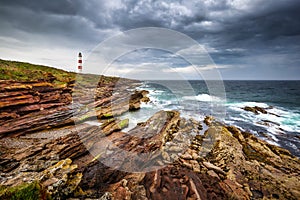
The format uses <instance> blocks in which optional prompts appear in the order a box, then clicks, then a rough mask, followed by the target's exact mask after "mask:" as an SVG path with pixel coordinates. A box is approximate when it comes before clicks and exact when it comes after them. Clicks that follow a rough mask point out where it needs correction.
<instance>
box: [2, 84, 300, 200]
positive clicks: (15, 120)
mask: <svg viewBox="0 0 300 200" xmlns="http://www.w3.org/2000/svg"><path fill="white" fill-rule="evenodd" d="M1 84H2V87H1V91H2V93H1V95H2V96H1V98H0V102H1V103H0V106H1V108H0V110H1V114H0V116H1V117H2V118H1V119H0V123H1V128H0V133H1V136H2V138H1V139H0V155H1V157H0V185H1V186H0V199H10V198H11V197H12V195H13V192H14V191H17V189H11V188H17V187H19V186H20V185H22V184H33V183H34V184H37V185H38V188H39V189H40V191H42V192H40V193H38V195H39V198H40V199H46V197H51V198H52V199H155V200H156V199H300V189H299V188H300V176H299V175H300V160H299V158H297V157H294V156H293V155H291V154H290V152H289V151H287V150H285V149H282V148H280V147H277V146H273V145H271V144H268V143H266V142H264V141H262V140H260V139H258V138H256V137H255V136H253V135H252V134H250V133H247V132H244V131H241V130H240V129H238V128H237V127H234V126H227V125H222V124H221V123H218V122H217V121H216V120H214V119H213V117H207V118H206V119H205V120H204V121H203V122H202V121H196V120H194V119H186V118H182V117H181V116H180V113H179V112H178V111H159V112H157V113H155V114H154V115H153V116H152V117H151V118H149V119H148V120H147V121H145V122H143V123H139V124H137V125H136V127H135V128H133V129H131V130H130V131H128V132H122V129H123V128H125V127H126V126H127V125H128V119H119V118H118V116H119V115H121V114H122V113H125V112H130V111H134V110H136V109H139V108H140V104H141V102H147V101H149V99H148V97H147V91H135V90H134V89H133V88H134V87H133V83H132V82H130V83H128V82H126V81H125V80H124V84H120V85H122V87H118V88H117V89H116V87H115V84H113V83H112V82H105V83H103V84H104V85H103V86H102V87H99V89H96V90H95V89H92V88H89V87H85V88H81V89H80V90H78V91H75V90H76V87H75V89H74V86H72V84H73V83H70V85H69V86H67V85H66V86H64V87H62V88H57V87H54V86H51V83H50V82H45V81H42V82H35V83H26V84H25V83H23V82H22V83H16V82H1ZM33 85H35V86H33ZM78 87H79V86H78ZM74 91H75V92H74ZM122 91H126V92H122ZM71 92H74V93H72V96H70V97H71V99H68V95H66V94H71ZM76 92H77V93H76ZM75 93H76V94H75ZM83 93H84V94H85V95H87V94H89V95H91V94H93V96H92V97H93V98H90V96H88V95H87V96H88V97H86V96H85V95H84V94H83ZM71 100H73V102H77V103H80V104H81V106H78V107H76V106H75V110H74V107H72V109H71V107H70V105H71V104H70V103H71ZM91 100H92V101H91ZM10 102H11V103H10ZM42 106H43V107H42ZM74 112H75V115H74ZM259 112H260V111H259ZM89 119H96V120H98V122H99V124H100V125H97V126H96V125H91V124H89V123H86V121H88V120H89ZM74 123H75V125H76V126H75V125H74ZM268 123H270V122H268Z"/></svg>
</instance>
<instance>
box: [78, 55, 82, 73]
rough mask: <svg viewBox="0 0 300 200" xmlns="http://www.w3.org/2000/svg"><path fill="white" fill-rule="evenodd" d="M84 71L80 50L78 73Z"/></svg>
mask: <svg viewBox="0 0 300 200" xmlns="http://www.w3.org/2000/svg"><path fill="white" fill-rule="evenodd" d="M81 72H82V54H81V52H79V54H78V73H81Z"/></svg>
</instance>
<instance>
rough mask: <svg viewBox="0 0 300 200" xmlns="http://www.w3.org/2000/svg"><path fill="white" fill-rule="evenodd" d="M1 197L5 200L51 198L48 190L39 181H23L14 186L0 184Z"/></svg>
mask: <svg viewBox="0 0 300 200" xmlns="http://www.w3.org/2000/svg"><path fill="white" fill-rule="evenodd" d="M0 199H3V200H6V199H7V200H8V199H10V200H38V199H50V197H49V196H48V195H47V194H46V191H45V190H44V189H43V188H42V187H41V185H40V184H39V183H37V182H33V183H23V184H21V185H18V186H14V187H5V186H0Z"/></svg>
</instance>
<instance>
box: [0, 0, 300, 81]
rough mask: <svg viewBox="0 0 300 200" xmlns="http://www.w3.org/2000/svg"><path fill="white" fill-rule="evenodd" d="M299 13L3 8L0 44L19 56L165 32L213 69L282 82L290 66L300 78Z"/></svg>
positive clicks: (163, 7)
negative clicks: (269, 74)
mask: <svg viewBox="0 0 300 200" xmlns="http://www.w3.org/2000/svg"><path fill="white" fill-rule="evenodd" d="M299 10H300V1H299V0H276V1H273V0H202V1H199V0H186V1H185V0H180V1H171V0H165V1H155V0H153V1H151V0H114V1H108V0H107V1H105V0H100V1H99V0H89V1H80V0H53V1H49V0H40V1H36V0H15V1H11V0H1V1H0V26H1V29H0V37H2V38H0V39H1V41H4V40H5V38H6V37H7V38H10V39H11V40H14V39H16V40H18V41H22V44H21V43H20V44H19V47H20V48H21V46H22V45H25V46H26V45H28V44H30V45H31V46H32V47H33V48H34V46H38V45H40V44H42V43H47V44H49V43H50V44H51V45H53V46H55V45H58V46H61V45H64V46H70V48H71V46H72V45H73V44H75V43H76V44H82V45H84V44H89V45H90V46H89V47H91V45H93V44H94V45H96V44H97V43H99V42H101V41H102V40H104V39H105V38H107V37H108V36H112V35H113V34H114V33H117V32H119V31H125V30H129V29H132V28H139V27H149V26H154V27H164V28H171V29H173V30H177V31H180V32H183V33H185V34H187V35H189V36H191V37H192V38H193V39H195V40H197V41H198V42H199V43H200V44H203V45H205V47H206V48H207V50H208V51H209V53H210V55H211V56H212V58H213V59H214V61H215V62H216V63H217V64H226V65H232V66H233V67H234V66H235V67H237V69H243V68H245V67H246V68H247V69H248V68H249V69H250V68H251V67H253V66H255V67H256V66H257V65H260V67H263V68H265V71H271V70H272V69H274V66H277V68H276V70H277V69H278V70H277V71H278V72H277V73H278V74H280V70H285V69H287V67H286V68H285V64H286V63H288V64H289V67H291V68H293V70H292V71H291V73H293V75H294V74H297V73H295V72H298V74H300V70H299V64H300V61H299V59H298V58H299V57H300V55H299V54H300V53H298V52H300V43H299V39H300V38H299V37H300V12H299ZM3 37H5V38H3ZM24 39H26V40H27V41H28V42H27V43H26V41H25V42H24ZM11 43H13V42H11ZM11 43H9V44H11ZM15 43H16V42H14V44H15ZM9 44H8V43H7V44H4V43H3V46H5V47H7V46H8V45H9ZM141 53H143V52H141ZM262 55H266V56H265V59H263V57H260V56H262ZM272 57H273V58H276V59H272ZM252 59H256V60H257V62H256V61H255V60H252ZM129 60H130V59H129ZM251 60H252V61H251ZM275 62H276V63H275ZM239 67H240V68H239ZM276 70H275V71H276ZM229 72H230V73H231V74H233V75H234V76H239V75H240V74H239V73H242V72H239V70H236V71H230V70H229ZM229 72H228V69H226V70H225V71H224V73H225V74H226V73H229ZM274 73H275V72H274ZM278 74H276V75H278ZM299 76H300V75H294V78H298V79H299V78H300V77H299ZM274 77H275V75H274ZM250 78H251V77H250Z"/></svg>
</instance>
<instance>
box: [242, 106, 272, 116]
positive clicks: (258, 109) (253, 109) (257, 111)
mask: <svg viewBox="0 0 300 200" xmlns="http://www.w3.org/2000/svg"><path fill="white" fill-rule="evenodd" d="M243 109H244V110H246V111H249V112H253V113H255V114H260V113H263V114H267V113H268V112H267V111H266V109H265V108H261V107H258V106H254V107H250V106H245V107H244V108H243Z"/></svg>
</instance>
